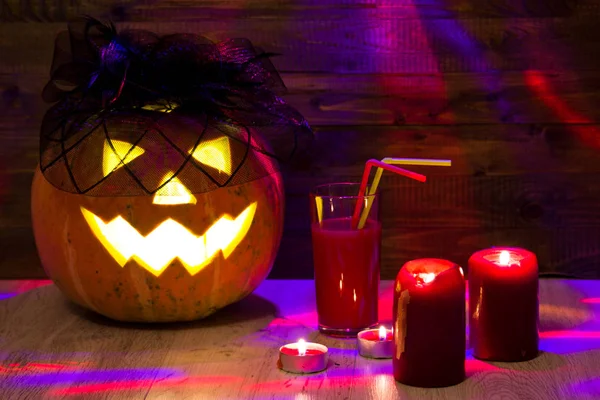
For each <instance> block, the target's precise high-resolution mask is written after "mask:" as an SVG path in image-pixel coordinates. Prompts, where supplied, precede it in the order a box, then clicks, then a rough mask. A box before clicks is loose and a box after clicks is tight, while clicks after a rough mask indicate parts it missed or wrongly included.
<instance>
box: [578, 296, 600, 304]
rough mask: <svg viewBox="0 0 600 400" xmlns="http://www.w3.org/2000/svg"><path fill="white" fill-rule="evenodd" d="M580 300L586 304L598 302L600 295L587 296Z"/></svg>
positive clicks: (599, 301)
mask: <svg viewBox="0 0 600 400" xmlns="http://www.w3.org/2000/svg"><path fill="white" fill-rule="evenodd" d="M581 302H582V303H586V304H600V297H588V298H585V299H581Z"/></svg>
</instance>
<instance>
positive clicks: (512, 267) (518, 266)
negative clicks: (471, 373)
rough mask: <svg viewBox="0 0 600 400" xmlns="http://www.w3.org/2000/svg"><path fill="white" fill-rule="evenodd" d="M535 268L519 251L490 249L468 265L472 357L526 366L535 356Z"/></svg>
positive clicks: (532, 256) (527, 255)
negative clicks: (513, 362)
mask: <svg viewBox="0 0 600 400" xmlns="http://www.w3.org/2000/svg"><path fill="white" fill-rule="evenodd" d="M538 310H539V304H538V265H537V258H536V256H535V254H533V253H532V252H530V251H528V250H524V249H519V248H508V247H506V248H502V247H497V248H492V249H486V250H481V251H478V252H476V253H474V254H473V255H472V256H471V258H470V259H469V325H470V333H469V338H470V345H471V347H473V355H474V356H475V357H477V358H480V359H483V360H493V361H526V360H530V359H532V358H534V357H535V356H537V354H538V340H539V338H538V321H539V313H538Z"/></svg>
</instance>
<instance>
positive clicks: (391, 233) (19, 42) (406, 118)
mask: <svg viewBox="0 0 600 400" xmlns="http://www.w3.org/2000/svg"><path fill="white" fill-rule="evenodd" d="M598 3H599V2H594V1H593V0H590V1H585V0H480V1H477V0H194V1H189V0H170V1H160V0H135V1H134V0H128V1H115V0H95V1H81V0H71V1H65V0H44V1H38V2H34V1H31V0H0V21H1V23H0V107H1V108H0V277H5V278H8V277H23V278H26V277H27V278H28V277H41V276H43V271H42V270H41V268H40V266H39V261H38V259H37V256H36V253H35V246H34V243H33V239H32V233H31V227H30V214H29V186H30V181H31V177H32V171H33V170H34V168H35V165H36V162H37V135H38V127H39V124H40V119H41V116H42V114H43V112H44V110H45V107H46V106H45V105H44V104H43V103H42V102H41V100H40V96H39V93H40V91H41V88H42V86H43V84H44V83H45V81H46V79H47V77H48V69H49V64H50V62H51V56H52V49H53V39H54V36H55V34H56V33H57V32H58V31H60V30H62V29H64V27H65V26H66V21H68V20H70V19H73V18H75V17H77V16H78V15H80V14H89V15H93V16H95V17H98V18H106V19H112V20H113V21H115V22H116V25H117V27H118V28H119V29H123V28H131V27H135V28H142V29H150V30H154V31H158V32H161V33H173V32H196V33H204V34H205V35H207V36H209V37H211V38H215V39H219V38H225V37H237V36H244V37H248V38H250V39H251V40H252V41H253V42H254V43H255V44H257V45H260V46H262V47H263V48H265V49H266V50H268V51H273V52H278V53H281V54H282V56H280V57H277V58H276V59H275V60H274V62H275V64H276V66H277V67H278V69H279V70H280V71H281V73H282V76H283V79H284V81H285V82H286V84H287V86H288V88H289V94H288V95H287V99H288V100H289V101H290V102H291V103H292V104H293V105H295V106H296V107H297V108H298V109H299V110H300V111H302V112H303V113H304V115H305V116H306V117H307V118H308V119H309V121H310V122H311V124H312V125H313V126H314V127H315V130H316V132H317V137H318V140H317V142H316V145H315V148H314V152H313V157H312V159H311V160H309V161H304V162H301V163H297V164H295V165H293V166H290V167H289V168H288V170H287V171H286V176H285V179H286V185H287V205H288V207H287V220H286V228H285V234H284V239H283V242H282V246H281V251H280V254H279V257H278V260H277V264H276V267H275V269H274V271H273V273H272V277H277V278H281V277H311V276H312V265H311V257H312V256H311V244H310V232H309V226H308V211H307V207H308V199H307V193H308V190H309V189H310V187H311V186H313V185H315V184H317V183H324V182H330V181H336V180H342V179H344V180H345V179H352V180H357V179H358V177H359V176H360V174H361V172H362V168H363V165H364V162H365V161H366V160H367V159H368V158H371V157H375V158H381V157H384V156H402V157H436V158H450V159H452V160H453V167H452V168H447V169H437V170H433V169H431V170H422V171H423V172H425V173H426V174H427V175H428V177H429V182H428V183H426V184H419V183H413V182H409V181H407V180H404V179H401V178H397V177H394V176H386V177H385V178H384V179H383V181H382V186H383V205H382V207H383V211H382V212H383V218H384V241H383V254H382V277H383V278H387V279H390V278H393V277H394V276H395V274H396V273H397V271H398V269H399V268H400V267H401V265H402V263H404V262H405V261H407V260H409V259H412V258H417V257H423V256H433V257H443V258H448V259H451V260H455V261H456V262H458V263H461V264H463V265H465V264H466V261H467V258H468V256H469V255H470V254H471V253H472V252H473V251H475V250H477V249H480V248H484V247H487V246H491V245H515V246H523V247H526V248H529V249H531V250H533V251H534V252H536V253H537V254H538V257H539V261H540V269H541V270H542V272H544V273H547V274H550V273H556V274H563V275H568V276H577V277H588V278H590V277H595V278H600V268H599V263H600V211H599V209H600V186H599V185H598V184H597V182H598V180H599V179H600V157H599V155H600V126H599V125H598V123H599V121H598V118H599V116H600V107H598V104H600V30H599V29H598V21H600V19H599V17H600V4H598Z"/></svg>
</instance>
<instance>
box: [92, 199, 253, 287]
mask: <svg viewBox="0 0 600 400" xmlns="http://www.w3.org/2000/svg"><path fill="white" fill-rule="evenodd" d="M256 206H257V203H256V202H254V203H252V204H250V205H249V206H248V207H246V209H245V210H244V211H242V212H241V213H240V214H239V215H238V216H237V217H236V218H232V217H231V216H229V215H223V216H222V217H221V218H219V219H218V220H217V221H216V222H215V223H214V224H212V226H211V227H210V228H208V229H207V230H206V232H205V233H204V235H201V236H196V235H194V234H193V233H192V232H190V231H189V230H188V229H187V228H185V227H184V226H183V225H181V224H180V223H179V222H177V221H175V220H173V219H171V218H169V219H167V220H165V221H163V222H162V223H161V224H160V225H159V226H157V227H156V228H155V229H154V230H153V231H152V232H150V233H149V234H148V235H146V236H142V235H141V234H140V233H139V232H138V231H137V230H136V229H135V228H134V227H132V226H131V225H130V224H129V222H127V221H125V220H124V219H123V218H122V217H121V216H118V217H116V218H114V219H113V220H112V221H110V222H108V223H107V222H104V221H103V220H102V219H101V218H99V217H98V216H97V215H95V214H94V213H93V212H91V211H89V210H87V209H85V208H84V207H81V212H82V213H83V216H84V218H85V220H86V221H87V223H88V225H89V227H90V228H91V229H92V232H93V233H94V236H96V238H97V239H98V240H99V241H100V242H101V243H102V245H103V246H104V248H105V249H106V250H107V251H108V252H109V253H110V254H111V255H112V257H113V258H114V259H115V261H117V263H118V264H119V265H120V266H121V267H123V266H125V264H126V263H127V261H129V260H130V259H134V260H135V261H137V262H138V264H139V265H141V266H142V267H144V268H145V269H146V270H148V271H149V272H150V273H152V274H153V275H155V276H159V275H160V274H161V273H163V272H164V270H165V269H166V268H167V267H168V266H169V264H170V263H171V262H172V261H173V260H174V259H175V258H178V259H179V260H180V261H181V263H182V264H183V266H184V267H185V269H186V270H187V271H188V272H189V274H190V275H195V274H197V273H198V272H199V271H201V270H202V269H203V268H204V267H206V266H207V265H208V264H210V262H211V260H212V259H213V258H214V257H215V256H216V255H217V254H218V253H219V251H221V252H222V253H223V257H225V258H227V257H229V256H230V255H231V253H232V252H233V251H234V250H235V248H236V247H237V246H238V245H239V243H240V242H241V241H242V239H244V237H245V236H246V234H247V233H248V230H249V229H250V226H251V225H252V221H253V219H254V214H255V213H256Z"/></svg>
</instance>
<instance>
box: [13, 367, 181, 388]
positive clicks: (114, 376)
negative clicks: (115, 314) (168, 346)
mask: <svg viewBox="0 0 600 400" xmlns="http://www.w3.org/2000/svg"><path fill="white" fill-rule="evenodd" d="M182 376H184V375H183V374H182V373H181V372H180V371H178V370H175V369H170V368H131V369H129V368H127V369H107V370H91V371H79V370H72V369H69V370H66V371H65V370H61V371H55V370H54V371H52V370H51V371H48V372H41V373H35V374H31V373H27V374H13V375H12V376H10V377H6V378H5V379H4V382H5V383H7V384H9V385H15V386H47V385H52V386H55V385H75V384H83V383H98V382H119V381H128V382H129V381H132V380H156V379H166V378H174V377H182Z"/></svg>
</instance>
